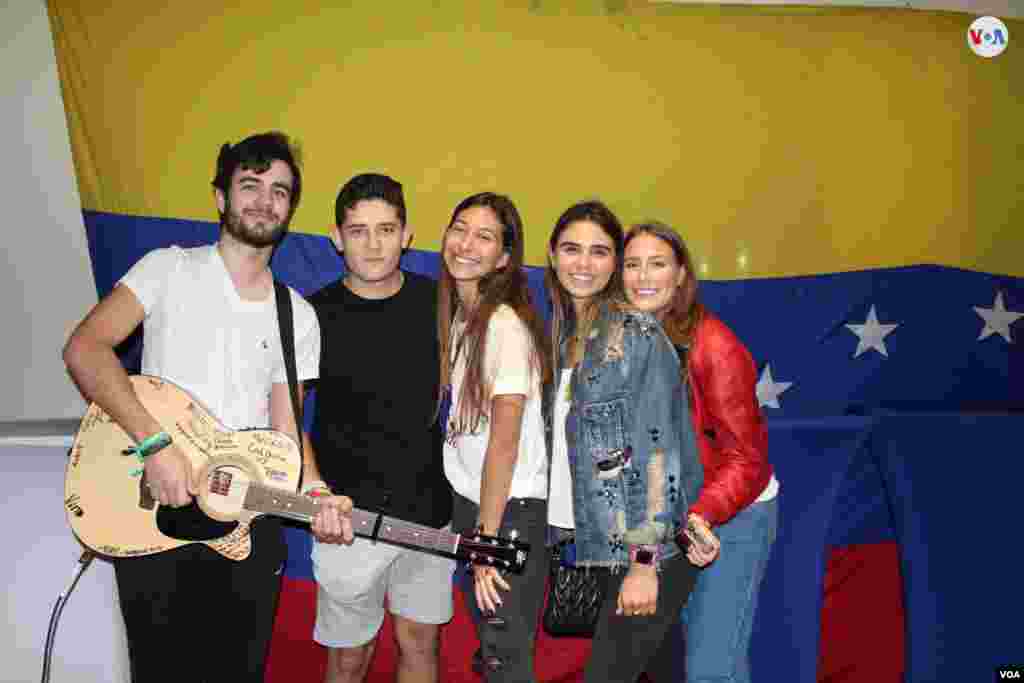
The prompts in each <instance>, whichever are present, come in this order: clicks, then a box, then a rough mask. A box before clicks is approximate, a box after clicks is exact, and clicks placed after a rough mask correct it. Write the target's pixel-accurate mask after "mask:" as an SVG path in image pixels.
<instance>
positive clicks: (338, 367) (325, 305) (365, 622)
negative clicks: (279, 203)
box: [309, 173, 455, 683]
mask: <svg viewBox="0 0 1024 683" xmlns="http://www.w3.org/2000/svg"><path fill="white" fill-rule="evenodd" d="M335 218H336V225H335V227H334V228H333V231H332V239H333V241H334V244H335V246H336V247H337V248H338V250H339V251H340V252H341V253H342V255H343V257H344V259H345V265H346V268H347V274H346V275H345V277H343V278H342V279H340V280H338V281H336V282H334V283H332V284H329V285H327V286H326V287H324V288H323V289H321V290H320V291H319V292H317V293H315V294H313V295H311V296H310V298H309V300H310V302H311V303H312V304H313V306H314V308H315V309H316V312H317V316H318V317H319V319H320V330H321V336H322V340H323V355H322V358H321V362H320V378H319V380H318V381H317V384H316V406H317V410H316V416H315V418H314V429H313V445H314V447H315V453H316V463H317V466H318V468H319V474H322V475H323V476H322V478H323V480H324V481H325V482H326V483H325V484H324V486H325V488H326V487H329V490H333V491H336V492H341V493H345V494H347V495H349V496H351V497H352V498H353V499H355V500H356V501H357V502H358V504H359V505H360V506H361V507H367V508H369V509H371V510H374V511H376V512H379V513H385V514H387V515H394V517H396V518H400V520H408V521H409V522H414V523H416V524H417V525H421V526H420V529H422V530H423V531H421V532H420V533H421V534H424V532H425V534H424V535H432V533H433V534H437V535H439V536H444V535H445V533H444V531H442V528H443V527H445V526H446V525H447V524H448V523H449V522H450V520H451V510H452V493H451V489H450V487H449V486H448V483H447V480H446V479H445V476H444V471H443V466H442V459H441V455H442V448H443V441H442V433H441V426H440V424H439V421H438V419H437V415H436V413H437V400H438V384H439V378H438V369H437V354H438V351H437V341H436V334H435V330H434V327H435V321H436V319H437V318H436V312H435V311H436V302H437V287H436V283H435V282H434V281H433V280H432V279H430V278H427V277H424V276H422V275H417V274H414V273H409V272H405V271H402V270H401V269H400V268H399V261H400V259H401V256H402V253H403V251H404V250H405V249H406V248H408V246H409V244H410V242H411V241H412V228H410V227H409V226H408V225H407V224H406V210H405V199H404V196H403V193H402V186H401V185H400V184H399V183H398V182H396V181H395V180H394V179H392V178H390V177H388V176H384V175H379V174H373V173H367V174H362V175H358V176H355V177H354V178H352V179H351V180H349V181H348V182H347V183H346V184H345V185H344V186H343V187H342V188H341V190H340V191H339V193H338V197H337V201H336V202H335ZM318 478H319V477H318ZM389 521H391V520H390V519H389ZM399 524H401V522H399ZM378 526H380V525H379V524H378ZM386 526H387V525H385V527H386ZM408 526H409V528H411V526H412V525H408ZM358 533H359V534H360V535H361V536H362V535H364V534H363V532H362V531H361V530H359V531H358ZM317 537H318V539H320V540H323V537H322V536H320V535H319V534H318V535H317ZM409 545H411V546H412V547H413V548H416V547H420V548H422V547H426V544H422V543H415V544H411V543H410V544H409ZM454 566H455V565H454V562H453V561H452V560H450V559H448V558H447V557H439V556H437V555H435V554H431V553H425V552H421V551H420V550H416V549H405V548H401V547H396V546H394V545H389V544H387V543H385V544H381V543H375V542H373V541H371V540H367V539H364V538H357V539H356V541H355V543H354V544H352V545H351V546H346V547H342V546H339V545H324V544H322V543H317V544H316V545H315V546H314V549H313V569H314V574H315V576H316V579H317V583H318V584H319V591H318V599H317V619H316V629H315V631H314V636H313V637H314V639H315V640H316V641H317V642H319V643H321V644H323V645H325V646H326V647H327V648H328V658H327V673H326V676H325V680H326V681H327V683H350V682H358V681H362V680H363V679H364V678H365V676H366V672H367V670H368V668H369V665H370V660H371V658H372V655H373V650H374V646H375V643H376V638H377V633H378V631H379V629H380V626H381V624H382V622H383V619H384V599H385V596H386V597H387V600H388V607H389V610H390V612H391V614H392V616H393V619H394V625H395V637H396V640H397V643H398V653H399V656H398V677H397V678H398V681H399V682H400V683H432V682H435V681H437V680H438V676H439V672H438V660H439V650H440V635H439V632H440V624H442V623H445V622H447V621H448V620H449V619H451V616H452V572H453V570H454Z"/></svg>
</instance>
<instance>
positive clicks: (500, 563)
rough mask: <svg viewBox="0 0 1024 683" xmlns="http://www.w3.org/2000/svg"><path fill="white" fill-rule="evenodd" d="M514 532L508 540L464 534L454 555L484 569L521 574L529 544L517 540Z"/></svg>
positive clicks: (528, 552)
mask: <svg viewBox="0 0 1024 683" xmlns="http://www.w3.org/2000/svg"><path fill="white" fill-rule="evenodd" d="M516 536H517V534H516V532H514V531H513V532H512V533H511V534H510V535H509V537H508V538H502V537H500V536H488V535H486V534H478V533H476V532H473V533H472V534H464V535H462V536H460V537H459V547H458V548H457V549H456V550H455V554H456V555H458V557H459V559H462V560H466V561H467V562H472V563H473V564H479V565H483V566H485V567H495V568H497V569H501V570H502V571H509V572H512V573H513V574H521V573H522V571H523V569H524V568H525V567H526V558H527V556H528V555H529V554H530V544H529V543H524V542H522V541H519V540H517V538H516Z"/></svg>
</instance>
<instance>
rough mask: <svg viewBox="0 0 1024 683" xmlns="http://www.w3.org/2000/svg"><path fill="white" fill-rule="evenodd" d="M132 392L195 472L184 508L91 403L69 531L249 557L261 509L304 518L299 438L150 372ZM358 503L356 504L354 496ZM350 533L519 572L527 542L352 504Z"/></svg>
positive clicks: (131, 548)
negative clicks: (153, 484)
mask: <svg viewBox="0 0 1024 683" xmlns="http://www.w3.org/2000/svg"><path fill="white" fill-rule="evenodd" d="M131 381H132V385H133V387H134V389H135V393H136V395H137V396H138V397H139V400H140V401H141V402H142V404H143V406H145V408H146V410H148V411H149V412H150V414H152V415H153V416H154V417H155V418H156V419H157V420H158V421H159V422H160V424H161V426H162V427H163V429H164V431H166V432H167V433H168V434H170V435H171V438H172V439H173V441H174V443H175V444H176V445H177V446H178V447H179V448H180V449H181V450H182V451H183V452H184V453H185V455H186V457H188V459H189V460H190V462H191V464H192V467H193V470H194V471H197V472H198V477H197V481H198V482H199V488H200V491H199V493H198V495H197V496H196V499H195V502H194V503H193V504H192V505H191V506H186V507H182V508H172V507H169V506H161V505H159V504H158V503H157V501H156V500H154V498H153V497H152V495H150V492H149V487H148V486H146V482H145V472H144V470H143V465H142V462H141V460H140V458H139V457H138V456H137V455H135V454H134V452H133V451H131V450H130V449H131V448H132V447H133V446H134V442H133V441H132V439H131V438H130V437H129V436H128V434H127V433H126V432H125V431H124V430H123V429H122V428H121V427H120V426H119V425H118V424H117V423H116V422H114V420H113V419H112V418H111V417H110V416H109V415H108V414H107V413H105V412H104V411H103V410H102V409H101V408H100V407H99V406H97V405H96V404H95V403H93V404H91V405H90V406H89V408H88V409H87V410H86V413H85V416H84V417H83V418H82V422H81V424H80V425H79V428H78V433H77V434H76V436H75V440H74V443H73V444H72V447H71V451H70V453H69V461H68V466H67V473H66V476H65V482H64V507H65V508H66V510H67V515H68V522H69V524H70V525H71V529H72V530H73V531H74V533H75V536H77V537H78V539H79V540H80V541H81V542H82V543H83V544H84V545H86V546H87V547H89V548H90V549H92V550H93V551H95V552H97V553H99V554H101V555H106V556H108V557H114V558H120V557H134V556H139V555H151V554H153V553H159V552H164V551H167V550H171V549H173V548H179V547H181V546H183V545H186V544H189V543H202V544H204V545H206V546H208V547H210V548H212V549H213V550H215V551H216V552H218V553H220V554H221V555H223V556H224V557H227V558H230V559H233V560H242V559H245V558H246V557H248V556H249V554H250V552H251V550H252V545H251V543H252V541H251V537H250V534H249V527H250V525H251V524H252V522H253V521H254V520H255V519H256V518H257V517H259V516H260V515H273V516H277V517H283V518H286V519H291V520H297V521H300V522H305V523H309V522H311V521H312V519H313V517H314V515H316V513H317V511H318V510H319V508H320V505H321V504H322V502H321V500H320V499H317V498H310V497H308V496H302V495H299V494H298V493H296V490H297V488H298V485H299V480H300V478H301V474H302V458H301V456H300V453H299V447H298V444H297V443H296V442H295V440H294V439H292V438H291V437H290V436H288V435H287V434H283V433H281V432H278V431H275V430H273V429H244V430H231V429H228V428H226V427H225V426H223V425H222V424H221V423H220V422H219V421H218V420H217V419H216V418H214V417H213V416H212V415H211V414H210V412H209V411H208V410H206V409H205V408H204V407H203V406H202V405H201V404H200V403H199V401H198V400H196V399H195V398H194V397H192V396H191V395H190V394H189V393H188V392H187V391H185V390H184V389H182V388H181V387H179V386H177V385H175V384H173V383H172V382H170V381H167V380H165V379H161V378H159V377H153V376H150V375H133V376H132V377H131ZM356 502H358V501H356ZM352 526H353V528H354V530H355V533H356V535H357V536H361V537H363V538H369V539H372V540H374V541H380V542H384V543H389V544H392V545H398V546H403V547H407V548H412V549H415V550H420V551H423V552H429V553H433V554H436V555H443V556H445V557H450V558H453V559H460V560H465V561H468V562H471V563H474V564H481V565H489V566H493V567H497V568H499V569H502V570H507V571H511V572H514V573H519V572H522V570H523V568H524V567H525V565H526V557H527V554H528V553H529V544H527V543H523V542H521V541H519V540H517V539H516V537H515V535H514V534H510V537H509V538H499V537H494V536H485V535H483V534H473V535H472V536H471V537H470V536H463V535H462V534H457V533H452V532H449V531H445V530H443V529H434V528H432V527H428V526H424V525H421V524H414V523H412V522H407V521H404V520H401V519H398V518H395V517H387V516H385V515H383V514H379V513H376V512H368V511H366V510H360V509H358V508H356V509H354V510H353V511H352Z"/></svg>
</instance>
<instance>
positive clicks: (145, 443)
mask: <svg viewBox="0 0 1024 683" xmlns="http://www.w3.org/2000/svg"><path fill="white" fill-rule="evenodd" d="M170 445H171V435H170V434H168V433H167V432H157V433H156V434H150V435H149V436H147V437H146V438H145V439H143V440H142V441H140V442H139V443H137V444H136V445H134V446H132V447H131V448H127V449H125V450H124V451H123V453H124V454H125V455H131V454H132V453H134V454H135V455H137V456H138V457H139V460H145V459H146V458H148V457H149V456H151V455H153V454H154V453H157V452H159V451H161V450H163V449H164V448H167V447H168V446H170Z"/></svg>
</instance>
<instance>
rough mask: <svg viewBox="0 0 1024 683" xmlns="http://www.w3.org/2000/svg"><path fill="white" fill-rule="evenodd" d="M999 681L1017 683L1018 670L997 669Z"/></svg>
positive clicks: (1018, 678) (1018, 677)
mask: <svg viewBox="0 0 1024 683" xmlns="http://www.w3.org/2000/svg"><path fill="white" fill-rule="evenodd" d="M999 679H1000V680H1007V681H1019V680H1021V678H1020V670H1018V669H999Z"/></svg>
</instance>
